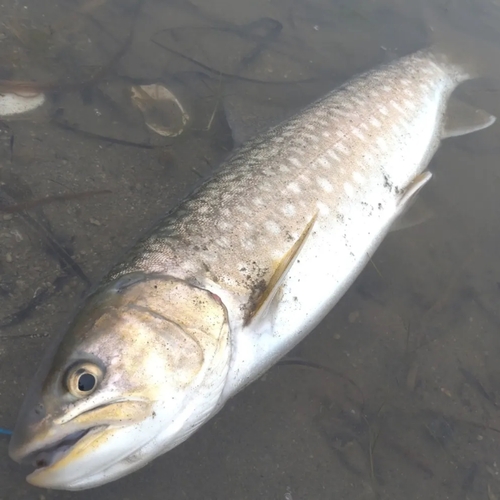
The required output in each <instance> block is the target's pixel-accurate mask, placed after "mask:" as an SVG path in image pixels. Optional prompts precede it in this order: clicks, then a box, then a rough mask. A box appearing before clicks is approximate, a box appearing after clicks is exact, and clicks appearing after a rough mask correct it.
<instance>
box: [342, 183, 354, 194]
mask: <svg viewBox="0 0 500 500" xmlns="http://www.w3.org/2000/svg"><path fill="white" fill-rule="evenodd" d="M344 191H345V193H346V195H347V196H349V197H350V196H352V195H353V194H354V188H353V187H352V185H351V184H349V182H344Z"/></svg>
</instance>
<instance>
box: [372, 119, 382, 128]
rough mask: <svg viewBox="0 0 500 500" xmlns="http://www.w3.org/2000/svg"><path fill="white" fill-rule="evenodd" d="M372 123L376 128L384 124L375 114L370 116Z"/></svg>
mask: <svg viewBox="0 0 500 500" xmlns="http://www.w3.org/2000/svg"><path fill="white" fill-rule="evenodd" d="M370 125H373V126H374V127H375V128H380V127H381V126H382V122H380V121H379V120H377V119H376V118H375V117H374V116H372V117H371V118H370Z"/></svg>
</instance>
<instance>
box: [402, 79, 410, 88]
mask: <svg viewBox="0 0 500 500" xmlns="http://www.w3.org/2000/svg"><path fill="white" fill-rule="evenodd" d="M401 83H402V84H403V85H405V86H408V85H410V83H411V82H410V80H408V79H407V78H401Z"/></svg>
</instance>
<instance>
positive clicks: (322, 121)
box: [318, 120, 330, 127]
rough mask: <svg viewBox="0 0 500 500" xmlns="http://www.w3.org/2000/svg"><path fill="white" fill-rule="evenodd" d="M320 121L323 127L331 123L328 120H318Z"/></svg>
mask: <svg viewBox="0 0 500 500" xmlns="http://www.w3.org/2000/svg"><path fill="white" fill-rule="evenodd" d="M318 123H319V124H320V125H321V126H323V127H328V126H329V125H330V122H327V121H326V120H318Z"/></svg>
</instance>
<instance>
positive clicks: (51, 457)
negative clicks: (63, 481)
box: [22, 425, 107, 477]
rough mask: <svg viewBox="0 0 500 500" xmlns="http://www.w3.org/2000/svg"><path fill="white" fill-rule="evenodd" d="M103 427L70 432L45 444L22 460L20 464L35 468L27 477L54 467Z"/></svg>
mask: <svg viewBox="0 0 500 500" xmlns="http://www.w3.org/2000/svg"><path fill="white" fill-rule="evenodd" d="M105 427H107V426H106V425H99V426H95V427H89V428H87V429H82V430H79V431H75V432H72V433H71V434H68V435H66V436H65V437H63V438H62V439H60V440H59V441H56V442H54V443H50V444H47V445H45V446H42V447H40V448H38V449H37V450H35V451H33V452H31V453H30V454H29V455H27V456H26V457H24V458H23V459H22V463H24V464H27V465H32V466H33V467H34V468H35V470H34V471H33V472H32V474H30V476H29V477H32V476H33V475H35V474H38V473H40V472H42V471H45V470H47V469H49V468H51V467H54V466H55V465H57V464H58V463H59V462H60V461H61V460H62V459H63V458H65V457H66V456H67V455H68V454H69V453H70V452H71V451H72V450H73V449H74V448H75V446H76V445H77V444H81V442H82V441H83V440H84V439H85V438H88V437H90V436H93V435H94V434H96V433H98V432H100V431H102V430H103V429H104V428H105Z"/></svg>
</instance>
